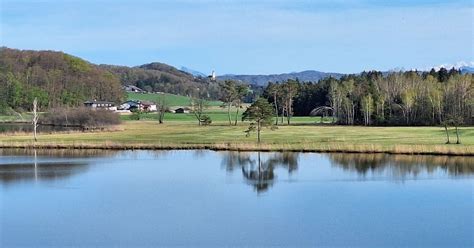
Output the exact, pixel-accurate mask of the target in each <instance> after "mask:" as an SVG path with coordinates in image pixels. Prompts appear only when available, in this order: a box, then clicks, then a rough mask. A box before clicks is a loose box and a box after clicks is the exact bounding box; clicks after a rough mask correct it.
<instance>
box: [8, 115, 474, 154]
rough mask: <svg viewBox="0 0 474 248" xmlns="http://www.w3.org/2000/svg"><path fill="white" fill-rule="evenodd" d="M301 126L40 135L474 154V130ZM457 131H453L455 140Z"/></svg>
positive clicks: (102, 143) (42, 140)
mask: <svg viewBox="0 0 474 248" xmlns="http://www.w3.org/2000/svg"><path fill="white" fill-rule="evenodd" d="M295 123H296V124H295V125H291V126H287V125H285V126H279V127H278V129H277V130H274V131H272V130H270V129H265V130H264V131H263V132H262V140H263V142H262V143H261V144H257V142H256V136H255V134H252V136H251V137H246V136H245V133H244V131H245V129H246V128H247V125H248V123H239V125H238V126H228V125H227V124H226V123H225V122H217V123H214V124H213V125H211V126H198V125H197V122H193V121H191V120H189V121H177V120H174V121H171V120H168V121H166V122H165V124H161V125H160V124H158V123H157V122H156V121H150V120H148V121H124V122H123V124H121V125H120V126H119V127H117V128H116V129H115V130H112V131H103V132H91V133H81V132H79V133H56V134H40V135H39V141H38V142H37V143H36V146H38V147H47V148H55V147H58V148H61V147H63V148H100V149H105V148H107V149H198V148H206V149H232V150H291V151H345V152H388V153H408V154H457V155H474V127H463V128H461V129H460V134H461V141H462V144H461V145H455V144H451V145H446V144H444V142H445V133H444V130H443V129H442V128H441V127H362V126H353V127H347V126H329V125H307V124H303V123H304V122H302V121H301V123H300V124H298V118H295ZM454 136H455V134H454V131H452V132H451V137H452V140H454V138H455V137H454ZM0 145H1V146H3V147H15V146H19V147H25V146H32V145H33V142H32V137H31V135H30V134H16V135H11V134H10V135H6V134H4V135H0Z"/></svg>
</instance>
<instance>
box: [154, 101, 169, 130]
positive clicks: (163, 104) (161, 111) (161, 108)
mask: <svg viewBox="0 0 474 248" xmlns="http://www.w3.org/2000/svg"><path fill="white" fill-rule="evenodd" d="M156 107H157V110H158V122H159V123H160V124H163V121H164V119H165V112H166V110H167V109H168V102H167V101H166V97H165V96H164V95H163V96H161V97H160V98H159V99H158V102H157V103H156Z"/></svg>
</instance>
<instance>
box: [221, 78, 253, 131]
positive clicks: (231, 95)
mask: <svg viewBox="0 0 474 248" xmlns="http://www.w3.org/2000/svg"><path fill="white" fill-rule="evenodd" d="M221 88H222V97H221V101H222V102H223V103H224V104H225V106H224V107H226V108H227V115H228V119H229V125H232V124H233V125H234V126H237V121H238V118H239V109H240V108H242V104H243V102H244V99H245V97H246V96H247V95H248V94H249V93H250V89H249V87H248V86H247V85H244V84H241V83H236V82H235V81H232V80H225V81H224V82H222V83H221ZM232 106H234V107H235V108H236V111H235V118H232V115H231V113H230V110H231V107H232Z"/></svg>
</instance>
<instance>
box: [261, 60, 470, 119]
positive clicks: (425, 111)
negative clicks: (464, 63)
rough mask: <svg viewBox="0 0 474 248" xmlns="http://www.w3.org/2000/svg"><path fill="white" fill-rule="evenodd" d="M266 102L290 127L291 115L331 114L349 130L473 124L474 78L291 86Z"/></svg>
mask: <svg viewBox="0 0 474 248" xmlns="http://www.w3.org/2000/svg"><path fill="white" fill-rule="evenodd" d="M263 96H264V97H265V98H267V99H268V100H269V101H270V102H272V103H273V106H274V108H275V114H276V115H280V116H282V117H283V116H286V117H287V120H288V123H290V122H289V120H290V118H291V116H292V115H309V114H313V115H324V114H325V113H328V112H329V113H328V114H330V115H332V116H333V117H335V118H334V120H335V121H337V122H338V123H339V124H346V125H355V124H362V125H439V124H446V123H451V124H454V125H459V124H474V80H473V75H472V74H462V73H460V71H458V70H455V69H451V70H449V71H448V70H446V69H444V68H442V69H441V70H439V71H435V70H431V71H430V72H422V73H421V72H417V71H407V72H391V73H385V74H384V73H382V72H377V71H372V72H363V73H361V74H358V75H347V76H343V77H341V78H340V79H335V78H326V79H322V80H320V81H319V82H318V83H312V82H305V83H300V82H299V81H298V80H288V81H287V82H283V83H276V84H272V83H270V84H268V86H267V87H266V89H265V91H264V94H263Z"/></svg>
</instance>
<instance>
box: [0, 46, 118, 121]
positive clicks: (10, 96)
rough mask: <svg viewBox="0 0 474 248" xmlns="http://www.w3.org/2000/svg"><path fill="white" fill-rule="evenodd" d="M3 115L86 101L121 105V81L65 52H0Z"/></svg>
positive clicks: (0, 92) (0, 91) (78, 103)
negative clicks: (95, 100) (36, 103)
mask: <svg viewBox="0 0 474 248" xmlns="http://www.w3.org/2000/svg"><path fill="white" fill-rule="evenodd" d="M0 86H1V87H0V111H2V112H5V111H6V110H8V109H15V110H31V107H32V103H33V99H34V98H37V99H38V106H39V108H40V110H44V109H46V108H48V109H49V108H55V107H61V106H79V105H81V104H82V103H83V102H84V101H85V100H87V99H97V100H107V101H114V102H119V101H121V100H122V99H123V92H122V89H121V85H120V81H119V79H118V78H117V77H116V76H115V75H113V74H112V73H110V72H108V71H106V70H104V69H101V68H99V67H97V66H95V65H93V64H90V63H88V62H86V61H84V60H82V59H80V58H77V57H73V56H71V55H68V54H65V53H62V52H53V51H28V50H16V49H9V48H5V47H2V48H0Z"/></svg>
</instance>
